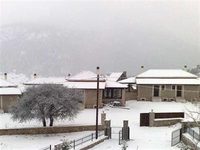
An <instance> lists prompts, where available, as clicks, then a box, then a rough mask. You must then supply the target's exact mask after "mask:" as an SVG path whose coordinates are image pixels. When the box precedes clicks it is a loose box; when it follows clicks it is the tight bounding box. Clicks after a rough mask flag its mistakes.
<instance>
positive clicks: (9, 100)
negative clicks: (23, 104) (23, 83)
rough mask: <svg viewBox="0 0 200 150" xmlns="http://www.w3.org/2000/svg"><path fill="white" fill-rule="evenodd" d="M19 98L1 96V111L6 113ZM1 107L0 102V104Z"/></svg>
mask: <svg viewBox="0 0 200 150" xmlns="http://www.w3.org/2000/svg"><path fill="white" fill-rule="evenodd" d="M18 98H19V96H17V95H3V96H0V100H1V99H2V105H3V106H0V108H3V111H4V112H5V113H7V112H8V111H9V108H10V107H11V106H13V105H15V104H16V103H17V99H18ZM0 105H1V102H0Z"/></svg>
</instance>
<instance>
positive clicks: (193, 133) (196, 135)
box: [187, 128, 200, 141]
mask: <svg viewBox="0 0 200 150" xmlns="http://www.w3.org/2000/svg"><path fill="white" fill-rule="evenodd" d="M187 133H188V134H189V135H191V136H192V137H193V139H196V140H198V141H200V134H199V133H197V132H196V131H195V130H193V129H192V128H187Z"/></svg>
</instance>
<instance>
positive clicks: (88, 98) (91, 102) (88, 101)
mask: <svg viewBox="0 0 200 150" xmlns="http://www.w3.org/2000/svg"><path fill="white" fill-rule="evenodd" d="M84 92H85V100H84V105H85V108H94V106H96V101H97V90H85V91H84ZM102 94H103V90H99V107H102V106H103V104H102V97H103V95H102Z"/></svg>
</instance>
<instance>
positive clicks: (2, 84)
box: [0, 74, 22, 113]
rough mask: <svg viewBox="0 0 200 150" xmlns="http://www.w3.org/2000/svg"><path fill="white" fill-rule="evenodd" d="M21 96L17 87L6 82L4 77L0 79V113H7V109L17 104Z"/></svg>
mask: <svg viewBox="0 0 200 150" xmlns="http://www.w3.org/2000/svg"><path fill="white" fill-rule="evenodd" d="M5 76H7V74H6V75H5ZM21 94H22V93H21V91H20V89H19V88H18V87H17V85H14V84H12V83H10V82H8V81H6V77H5V79H0V112H4V113H7V112H9V108H10V107H11V106H13V105H15V104H16V103H17V100H18V98H19V97H20V96H21Z"/></svg>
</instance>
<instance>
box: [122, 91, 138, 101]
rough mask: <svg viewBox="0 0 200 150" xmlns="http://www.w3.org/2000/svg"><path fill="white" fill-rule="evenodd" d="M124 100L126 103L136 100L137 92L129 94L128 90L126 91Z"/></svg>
mask: <svg viewBox="0 0 200 150" xmlns="http://www.w3.org/2000/svg"><path fill="white" fill-rule="evenodd" d="M125 99H126V101H128V100H136V99H137V90H133V91H130V92H129V91H128V89H126V93H125Z"/></svg>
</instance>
